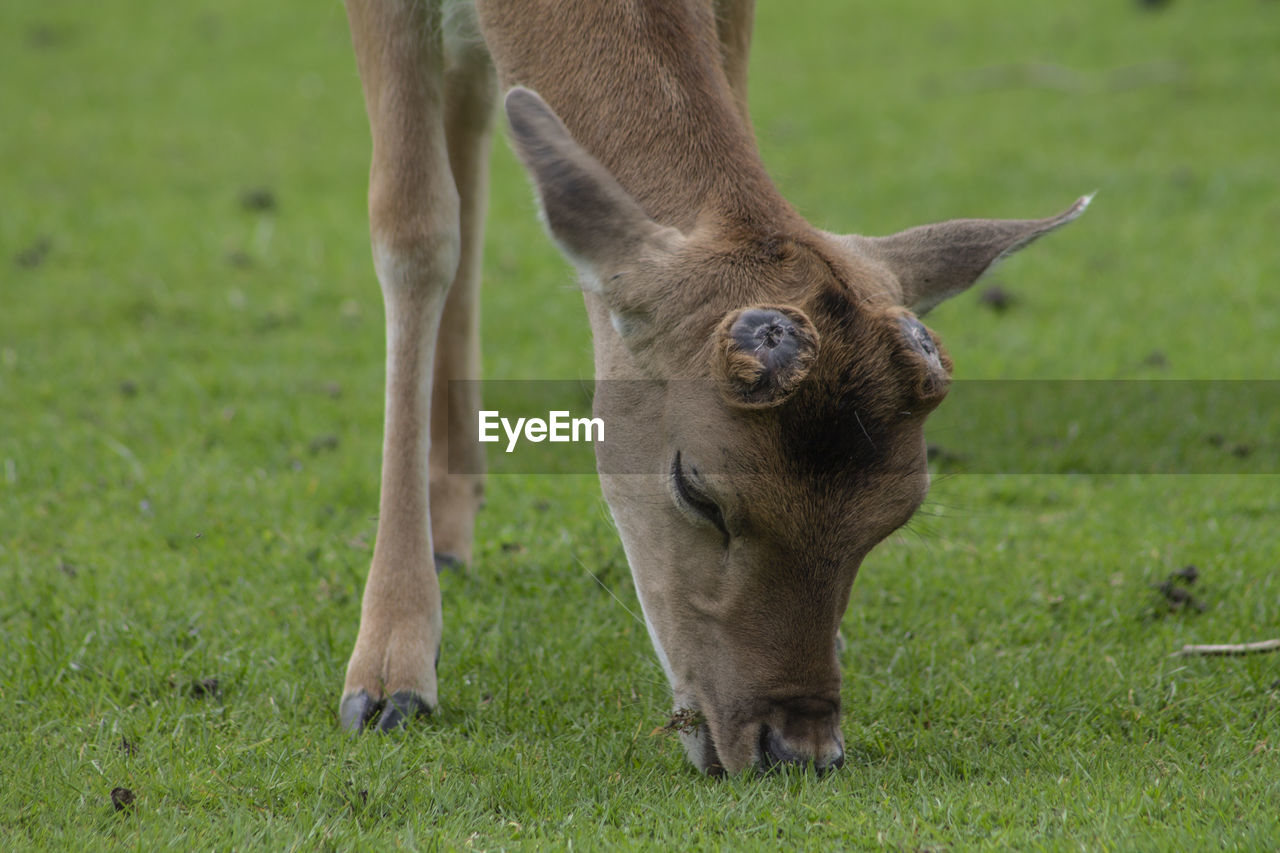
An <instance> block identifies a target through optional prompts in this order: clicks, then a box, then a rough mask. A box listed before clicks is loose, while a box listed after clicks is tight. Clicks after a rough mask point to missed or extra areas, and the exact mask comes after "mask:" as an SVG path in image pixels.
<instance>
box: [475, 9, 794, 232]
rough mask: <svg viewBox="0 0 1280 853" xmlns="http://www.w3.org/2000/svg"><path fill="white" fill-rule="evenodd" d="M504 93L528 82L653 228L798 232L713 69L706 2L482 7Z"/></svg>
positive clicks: (715, 49) (715, 48) (716, 66)
mask: <svg viewBox="0 0 1280 853" xmlns="http://www.w3.org/2000/svg"><path fill="white" fill-rule="evenodd" d="M477 6H478V10H479V12H480V20H481V25H482V28H483V30H484V34H485V41H486V43H487V44H488V46H489V50H490V52H491V53H492V54H493V58H494V62H495V64H496V66H497V69H498V73H499V76H500V78H501V80H502V84H503V87H504V88H505V87H509V86H514V85H522V86H527V87H529V88H531V89H533V90H534V91H536V92H538V93H539V94H540V95H541V96H542V97H543V98H544V99H545V100H546V101H547V103H548V104H550V106H551V107H552V109H554V110H555V111H556V113H557V114H558V115H559V116H560V118H561V119H562V120H563V121H564V123H565V125H566V126H567V127H568V128H569V131H570V132H571V133H572V134H573V136H574V138H575V139H576V140H577V141H578V143H579V144H580V145H582V146H583V147H584V148H585V149H586V150H587V151H589V152H590V153H591V154H592V155H593V156H594V157H595V158H596V159H597V160H599V161H600V162H601V164H603V165H604V166H605V168H607V169H608V170H609V171H610V172H612V173H613V175H614V177H615V178H617V179H618V181H619V183H621V184H622V186H623V187H624V188H625V189H626V190H627V191H628V192H629V193H630V194H631V195H632V196H633V197H634V198H635V199H636V201H637V202H639V204H640V205H641V207H643V208H644V209H645V211H646V212H647V213H648V214H649V216H651V217H652V218H653V219H655V220H656V221H658V222H661V223H663V224H665V225H671V226H674V227H676V228H679V229H680V230H682V231H686V232H687V231H689V230H691V229H692V228H693V226H694V223H695V221H696V220H698V219H699V218H700V216H701V217H706V216H707V215H708V214H710V215H711V216H713V217H715V218H717V219H720V220H721V221H723V222H725V223H726V224H729V225H731V226H732V227H735V228H742V229H746V230H749V231H754V232H764V233H777V232H780V231H789V230H793V229H796V228H801V227H803V225H802V222H801V221H800V220H799V216H798V214H796V213H795V212H794V210H793V209H792V208H791V207H790V206H789V205H788V204H787V202H786V201H785V200H784V199H783V198H782V196H781V194H780V193H779V192H778V190H777V189H776V187H774V185H773V182H772V181H771V180H770V179H769V176H768V174H767V173H766V172H765V169H764V165H763V163H762V162H761V161H760V156H759V154H758V152H757V151H756V147H755V141H754V139H753V138H752V134H751V130H750V127H749V125H748V123H747V120H746V119H745V117H744V116H742V115H741V114H740V113H739V112H738V110H737V109H736V107H735V105H734V99H733V94H732V92H731V90H730V88H729V84H728V81H727V79H726V78H725V75H724V73H723V71H722V70H721V67H720V61H721V60H720V48H719V44H718V42H717V39H716V32H715V20H714V18H713V17H712V13H711V9H710V4H694V3H689V2H685V1H684V0H652V1H651V2H643V1H642V0H629V1H628V0H610V2H600V0H568V2H561V3H556V4H549V3H536V2H535V3H510V2H486V0H480V2H478V3H477Z"/></svg>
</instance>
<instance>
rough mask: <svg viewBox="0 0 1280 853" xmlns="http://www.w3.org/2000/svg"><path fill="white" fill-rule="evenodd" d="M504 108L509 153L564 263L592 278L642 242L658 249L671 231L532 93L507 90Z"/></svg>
mask: <svg viewBox="0 0 1280 853" xmlns="http://www.w3.org/2000/svg"><path fill="white" fill-rule="evenodd" d="M506 111H507V120H508V122H510V125H511V137H512V139H513V141H514V142H515V148H516V153H517V154H518V155H519V156H520V159H521V160H522V161H524V165H525V167H526V168H527V169H528V170H529V173H530V174H531V175H532V176H533V182H534V185H535V186H536V187H537V190H538V197H539V199H540V200H541V202H542V211H543V214H544V216H545V217H546V223H547V228H548V229H549V230H550V231H551V235H552V236H553V237H554V238H555V240H556V242H557V243H559V244H560V247H561V249H562V250H563V251H564V253H565V254H566V255H567V256H568V257H569V260H571V261H573V263H574V265H575V266H577V267H578V268H579V269H580V270H582V271H583V272H586V273H589V274H590V277H591V278H592V279H594V281H595V282H596V283H598V282H600V281H603V280H607V279H608V278H609V277H610V276H611V275H612V274H613V273H614V272H616V271H618V270H619V269H620V268H624V267H626V266H627V265H628V264H629V263H631V262H632V261H633V260H635V259H636V257H637V256H639V255H640V254H641V253H642V252H643V251H644V250H645V249H646V248H647V247H650V246H654V245H656V246H659V247H661V246H662V245H664V244H666V243H668V242H669V241H670V240H672V239H673V238H676V237H678V236H679V232H678V231H676V230H675V229H674V228H667V227H664V226H662V225H659V224H658V223H657V222H654V221H653V220H652V219H650V218H649V216H648V214H646V213H645V212H644V210H642V209H641V207H640V205H639V204H637V203H636V201H635V199H633V198H632V197H631V196H630V195H629V194H628V193H627V191H626V190H624V189H623V188H622V185H621V184H619V183H618V181H617V179H616V178H614V177H613V175H611V174H609V171H608V170H607V169H605V167H604V166H602V165H600V163H599V161H597V160H596V159H595V158H594V157H592V156H591V155H590V154H588V153H587V151H586V149H584V148H583V147H582V146H581V145H579V144H578V143H577V142H576V141H575V140H574V138H573V136H571V135H570V133H569V130H568V128H566V127H565V126H564V123H563V122H562V121H560V118H559V116H557V115H556V114H555V113H554V112H553V111H552V110H551V107H549V106H547V102H546V101H544V100H542V98H541V97H540V96H539V95H538V94H537V93H536V92H533V91H531V90H529V89H524V88H521V87H516V88H514V89H512V90H511V91H510V92H508V93H507V97H506ZM591 284H592V283H591V282H588V286H591Z"/></svg>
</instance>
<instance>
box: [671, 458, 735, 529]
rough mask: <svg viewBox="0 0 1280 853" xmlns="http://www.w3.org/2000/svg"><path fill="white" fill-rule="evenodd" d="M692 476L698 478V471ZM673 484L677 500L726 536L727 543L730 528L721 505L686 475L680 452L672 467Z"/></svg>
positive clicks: (695, 470)
mask: <svg viewBox="0 0 1280 853" xmlns="http://www.w3.org/2000/svg"><path fill="white" fill-rule="evenodd" d="M692 474H693V476H694V477H696V476H697V474H698V469H696V468H694V469H692ZM671 483H672V486H673V487H674V490H675V494H676V499H677V500H678V501H679V502H680V503H681V505H683V506H684V507H685V508H686V509H688V510H689V511H690V512H692V513H694V514H695V515H697V516H699V517H700V518H702V519H703V520H704V521H707V522H709V523H710V524H711V525H712V526H714V527H715V528H716V530H719V531H720V532H721V533H722V534H723V535H724V538H725V540H726V541H727V540H728V539H729V528H728V527H727V526H726V525H725V523H724V513H722V512H721V511H720V506H719V504H717V503H716V502H715V501H714V500H712V499H711V498H709V497H707V495H706V493H705V492H703V491H702V490H701V489H700V488H698V487H697V486H695V485H694V484H693V482H692V481H691V480H690V478H689V475H687V474H686V473H685V470H684V465H682V464H681V463H680V452H679V451H676V459H675V462H674V463H672V465H671Z"/></svg>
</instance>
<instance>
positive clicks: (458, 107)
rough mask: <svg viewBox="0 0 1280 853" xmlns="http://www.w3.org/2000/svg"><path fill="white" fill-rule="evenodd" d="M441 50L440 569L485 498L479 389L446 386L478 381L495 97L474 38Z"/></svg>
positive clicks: (436, 499) (452, 557) (435, 440)
mask: <svg viewBox="0 0 1280 853" xmlns="http://www.w3.org/2000/svg"><path fill="white" fill-rule="evenodd" d="M446 38H448V36H447V35H446ZM446 50H447V52H448V60H447V63H448V64H447V70H446V71H445V135H446V136H447V138H448V141H449V166H450V168H451V170H452V172H453V180H454V183H455V184H456V185H457V187H458V196H459V200H460V204H461V236H462V251H461V257H460V261H459V264H458V275H457V277H456V278H455V279H454V281H453V286H452V287H451V288H450V289H449V297H448V300H447V301H446V302H445V306H444V316H443V318H442V319H441V321H440V337H439V339H438V340H437V341H436V365H435V386H434V388H433V389H432V392H431V535H432V538H433V539H434V541H435V558H436V567H437V568H442V567H444V566H446V565H448V564H450V563H459V562H461V563H465V562H468V561H469V560H470V558H471V540H472V533H473V531H474V528H475V517H476V512H477V510H478V509H479V508H480V499H481V497H482V496H483V494H484V476H483V471H484V452H483V450H482V449H481V446H480V443H479V441H478V440H477V437H476V434H475V414H474V413H475V412H476V411H478V410H479V408H480V394H479V386H478V385H477V384H476V383H475V382H474V381H467V382H457V381H451V380H478V379H479V378H480V256H481V250H482V248H483V245H482V244H483V242H484V213H485V201H486V198H487V196H488V179H489V144H490V140H491V137H492V134H491V129H492V126H493V114H494V102H495V100H496V96H497V80H496V76H495V74H494V70H493V64H492V62H491V61H490V59H489V53H488V51H487V50H486V49H485V48H484V46H483V44H482V43H481V42H480V41H479V40H478V38H477V39H476V40H474V41H471V40H464V41H460V42H459V43H457V45H456V46H454V45H447V46H446ZM450 462H452V463H453V466H454V471H455V473H450Z"/></svg>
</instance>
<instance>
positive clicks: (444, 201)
mask: <svg viewBox="0 0 1280 853" xmlns="http://www.w3.org/2000/svg"><path fill="white" fill-rule="evenodd" d="M347 16H348V18H349V20H350V23H351V34H352V41H353V43H354V45H355V50H356V60H357V64H358V66H359V69H360V79H361V83H362V84H363V86H364V95H365V106H366V108H367V109H368V113H369V125H370V129H371V131H372V136H373V163H372V167H371V169H370V178H369V221H370V233H371V238H372V243H373V257H374V267H375V269H376V271H377V274H378V282H379V284H380V285H381V287H382V296H383V301H384V303H385V306H386V321H387V397H386V416H385V417H386V420H385V426H384V434H383V450H382V492H381V497H380V504H379V507H380V508H379V516H378V539H377V543H376V544H375V546H374V551H373V563H372V565H371V566H370V568H369V579H368V583H367V584H366V585H365V590H364V602H363V605H362V608H361V614H360V632H359V635H358V637H357V638H356V645H355V649H354V651H353V652H352V655H351V660H350V663H349V664H348V666H347V678H346V686H345V687H344V690H343V698H342V704H341V707H340V718H341V722H342V725H343V726H344V727H345V728H348V729H351V730H359V729H361V728H363V727H364V726H365V724H367V723H368V722H369V721H370V720H371V719H372V717H373V715H374V714H375V713H376V712H377V711H378V710H379V709H382V708H384V706H385V710H384V711H383V714H382V718H381V721H380V723H379V727H380V728H382V729H383V730H389V729H392V728H395V727H397V726H398V725H400V723H401V722H402V721H403V720H404V719H405V718H406V717H408V716H411V715H413V714H417V713H422V712H426V711H430V710H431V709H433V708H434V707H435V705H436V660H437V658H438V655H439V650H440V636H441V621H442V617H441V611H440V587H439V584H438V582H437V580H436V572H435V565H434V562H433V559H432V552H433V549H432V542H431V529H430V525H429V522H428V518H429V512H430V510H429V506H428V487H427V483H428V454H429V440H430V435H429V433H430V430H429V423H430V414H429V413H430V397H431V381H432V375H433V371H434V364H433V362H434V356H435V350H436V334H437V330H438V328H439V323H440V315H441V313H442V311H443V309H444V304H445V299H446V295H447V293H448V289H449V285H450V284H451V283H452V281H453V279H454V277H455V275H456V274H457V271H458V265H459V252H460V235H459V225H458V216H459V199H458V192H457V190H456V188H455V185H454V180H453V176H452V173H451V170H450V168H449V158H448V148H447V143H446V138H445V131H444V114H445V97H444V51H443V46H442V41H441V28H440V20H439V17H440V15H439V10H438V9H436V8H435V7H434V5H433V4H429V3H419V2H413V0H347ZM388 702H389V703H390V704H389V705H388V704H387V703H388Z"/></svg>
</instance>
